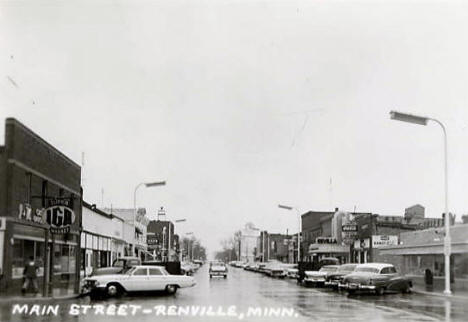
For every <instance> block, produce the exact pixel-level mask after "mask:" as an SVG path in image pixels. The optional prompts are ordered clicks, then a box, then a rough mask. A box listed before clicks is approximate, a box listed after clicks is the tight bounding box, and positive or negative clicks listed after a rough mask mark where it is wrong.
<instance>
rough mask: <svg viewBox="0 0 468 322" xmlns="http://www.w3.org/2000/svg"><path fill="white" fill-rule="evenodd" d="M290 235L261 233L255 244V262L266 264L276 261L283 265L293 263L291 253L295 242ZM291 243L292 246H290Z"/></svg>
mask: <svg viewBox="0 0 468 322" xmlns="http://www.w3.org/2000/svg"><path fill="white" fill-rule="evenodd" d="M292 237H293V236H291V235H285V234H270V233H268V232H267V231H261V232H260V236H259V237H258V239H257V240H258V242H257V256H256V258H257V260H259V261H262V262H266V261H269V260H278V261H280V262H283V263H293V262H294V259H295V258H294V254H293V252H292V251H291V250H292V249H291V248H292V247H294V245H293V244H295V240H296V239H293V238H292ZM292 243H293V244H292Z"/></svg>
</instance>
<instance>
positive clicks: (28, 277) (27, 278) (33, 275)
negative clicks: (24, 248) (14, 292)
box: [21, 256, 39, 293]
mask: <svg viewBox="0 0 468 322" xmlns="http://www.w3.org/2000/svg"><path fill="white" fill-rule="evenodd" d="M38 269H39V267H37V265H36V262H35V261H34V257H33V256H29V262H28V263H26V265H25V266H24V271H23V277H24V284H23V288H22V289H21V292H22V293H25V292H26V290H27V289H28V287H29V285H30V284H31V283H32V285H33V287H34V292H35V293H37V292H39V287H38V285H37V270H38Z"/></svg>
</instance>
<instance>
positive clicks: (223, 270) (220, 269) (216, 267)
mask: <svg viewBox="0 0 468 322" xmlns="http://www.w3.org/2000/svg"><path fill="white" fill-rule="evenodd" d="M208 272H209V274H210V278H212V277H213V276H222V277H224V278H227V273H228V269H227V266H226V264H224V263H223V262H212V263H210V269H209V271H208Z"/></svg>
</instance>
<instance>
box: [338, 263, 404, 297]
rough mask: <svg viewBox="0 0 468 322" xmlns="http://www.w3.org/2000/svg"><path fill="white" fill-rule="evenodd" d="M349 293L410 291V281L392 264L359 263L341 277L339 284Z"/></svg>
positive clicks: (380, 293)
mask: <svg viewBox="0 0 468 322" xmlns="http://www.w3.org/2000/svg"><path fill="white" fill-rule="evenodd" d="M340 286H341V287H342V288H345V289H346V290H347V291H348V293H349V294H352V293H355V292H357V291H364V292H374V293H376V294H379V295H382V294H384V293H386V292H397V293H399V292H403V293H409V292H411V287H412V286H413V284H412V281H411V280H410V279H409V278H407V277H405V276H403V275H401V274H398V273H397V271H396V269H395V267H394V266H393V265H392V264H386V263H367V264H360V265H358V267H356V269H355V271H354V272H353V273H351V274H348V275H346V276H345V277H344V278H343V283H342V284H340Z"/></svg>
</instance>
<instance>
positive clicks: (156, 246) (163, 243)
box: [147, 220, 179, 260]
mask: <svg viewBox="0 0 468 322" xmlns="http://www.w3.org/2000/svg"><path fill="white" fill-rule="evenodd" d="M147 235H148V237H147V243H148V252H149V253H153V254H154V255H156V258H157V259H160V260H166V259H168V258H170V259H171V260H174V259H177V258H178V257H179V256H178V255H179V254H178V249H179V246H178V241H179V238H178V237H175V236H177V235H175V234H174V224H173V223H172V222H171V221H168V220H151V221H150V222H149V224H148V228H147Z"/></svg>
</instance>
